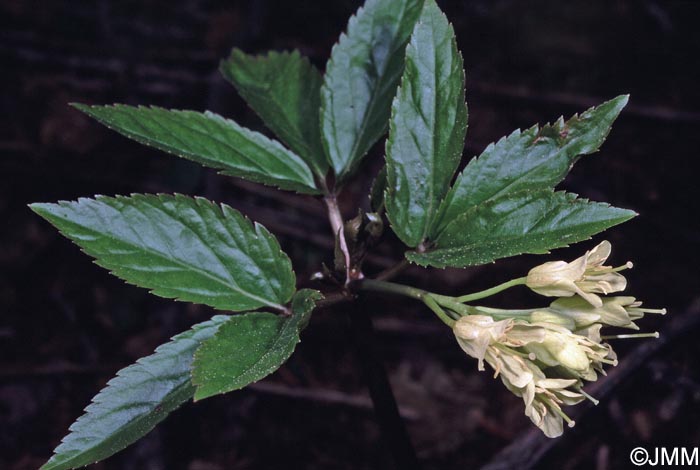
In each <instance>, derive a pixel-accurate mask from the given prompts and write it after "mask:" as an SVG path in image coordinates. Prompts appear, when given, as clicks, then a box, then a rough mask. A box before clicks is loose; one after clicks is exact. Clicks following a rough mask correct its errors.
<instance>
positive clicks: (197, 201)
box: [31, 194, 296, 311]
mask: <svg viewBox="0 0 700 470" xmlns="http://www.w3.org/2000/svg"><path fill="white" fill-rule="evenodd" d="M31 208H32V209H33V210H34V211H35V212H36V213H38V214H39V215H41V216H42V217H44V218H45V219H46V220H48V221H49V222H51V223H52V224H53V225H55V226H56V227H57V228H58V229H59V230H60V231H61V232H62V233H63V234H64V235H65V236H66V237H68V238H70V239H71V240H73V241H74V242H75V243H76V244H78V245H79V246H80V247H81V248H82V249H83V251H85V253H87V254H88V255H90V256H92V257H94V258H95V259H96V263H97V264H98V265H100V266H102V267H104V268H106V269H109V270H110V271H112V273H113V274H115V275H116V276H118V277H119V278H121V279H123V280H125V281H127V282H129V283H131V284H135V285H137V286H141V287H145V288H148V289H150V290H151V291H152V292H153V293H154V294H155V295H158V296H161V297H167V298H174V299H178V300H184V301H188V302H196V303H201V304H205V305H209V306H211V307H214V308H217V309H222V310H234V311H244V310H251V309H256V308H260V307H264V306H267V307H273V308H282V307H281V306H282V305H283V304H285V303H286V302H287V301H289V299H290V298H291V297H292V294H293V293H294V290H295V281H296V280H295V276H294V272H293V271H292V266H291V262H290V260H289V258H288V257H287V255H286V254H284V253H283V252H282V251H281V250H280V246H279V244H278V243H277V240H276V239H275V237H274V236H273V235H272V234H270V233H269V232H268V231H267V230H266V229H265V227H263V226H262V225H260V224H257V223H256V224H252V223H251V222H250V221H249V220H248V219H246V218H245V217H244V216H243V215H241V213H240V212H238V211H236V210H235V209H232V208H231V207H229V206H227V205H221V206H219V205H217V204H214V203H212V202H210V201H208V200H206V199H203V198H190V197H187V196H183V195H174V196H169V195H148V194H145V195H144V194H134V195H132V196H130V197H126V196H118V197H116V198H112V197H107V196H97V197H96V198H95V199H88V198H81V199H78V201H75V202H69V201H61V202H59V203H58V204H32V205H31Z"/></svg>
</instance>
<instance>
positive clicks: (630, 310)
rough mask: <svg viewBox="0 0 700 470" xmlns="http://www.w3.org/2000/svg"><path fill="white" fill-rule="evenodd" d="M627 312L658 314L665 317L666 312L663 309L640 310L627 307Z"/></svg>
mask: <svg viewBox="0 0 700 470" xmlns="http://www.w3.org/2000/svg"><path fill="white" fill-rule="evenodd" d="M627 311H628V312H640V313H658V314H659V315H666V313H668V311H667V310H666V309H665V308H640V307H628V308H627Z"/></svg>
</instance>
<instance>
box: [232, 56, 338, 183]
mask: <svg viewBox="0 0 700 470" xmlns="http://www.w3.org/2000/svg"><path fill="white" fill-rule="evenodd" d="M220 69H221V73H222V74H223V75H224V77H226V78H227V79H228V80H229V81H230V82H231V83H233V85H234V86H235V87H236V89H237V90H238V92H239V93H240V94H241V96H242V97H243V98H244V99H245V100H246V102H247V103H248V104H249V105H250V107H251V108H253V110H255V112H256V113H258V115H259V116H260V117H261V118H262V120H263V121H264V122H265V124H266V125H267V127H269V128H270V129H272V131H273V132H274V133H275V134H277V136H278V137H279V138H280V139H281V140H282V141H283V142H285V143H286V144H287V145H288V146H289V148H290V149H292V150H293V151H294V152H296V153H297V154H298V155H299V156H301V157H302V158H303V159H304V160H305V161H306V162H307V163H308V164H309V165H310V166H311V167H312V168H313V169H314V171H315V172H316V174H317V175H318V176H319V177H321V178H325V176H326V173H327V172H328V161H327V160H326V155H325V154H324V151H323V145H322V144H321V131H320V123H319V108H320V106H321V82H322V80H323V79H322V77H321V74H320V73H319V71H318V70H317V69H316V67H314V66H313V65H311V63H310V62H309V60H308V59H307V58H306V57H302V56H301V54H299V51H294V52H291V53H290V52H269V53H268V54H267V55H266V56H257V57H256V56H251V55H247V54H245V53H243V52H242V51H240V50H238V49H234V50H233V51H232V52H231V56H230V57H229V58H228V60H225V61H223V62H222V63H221V67H220Z"/></svg>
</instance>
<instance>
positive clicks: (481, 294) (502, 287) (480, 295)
mask: <svg viewBox="0 0 700 470" xmlns="http://www.w3.org/2000/svg"><path fill="white" fill-rule="evenodd" d="M526 281H527V277H519V278H517V279H513V280H511V281H508V282H504V283H503V284H499V285H497V286H495V287H492V288H490V289H486V290H482V291H480V292H474V293H473V294H467V295H463V296H461V297H457V299H456V300H457V302H461V303H465V302H471V301H472V300H479V299H483V298H484V297H490V296H492V295H494V294H498V293H499V292H501V291H504V290H506V289H510V288H511V287H514V286H520V285H523V284H525V282H526Z"/></svg>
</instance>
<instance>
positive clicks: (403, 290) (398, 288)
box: [358, 279, 430, 301]
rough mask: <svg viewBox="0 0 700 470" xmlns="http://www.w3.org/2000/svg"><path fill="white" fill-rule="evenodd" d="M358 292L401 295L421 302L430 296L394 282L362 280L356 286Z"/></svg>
mask: <svg viewBox="0 0 700 470" xmlns="http://www.w3.org/2000/svg"><path fill="white" fill-rule="evenodd" d="M358 286H359V289H360V290H364V291H371V292H388V293H390V294H398V295H403V296H405V297H411V298H413V299H417V300H420V301H423V297H424V296H426V295H428V294H430V293H429V292H427V291H424V290H423V289H418V288H417V287H411V286H405V285H403V284H396V283H394V282H387V281H380V280H377V279H363V280H362V281H360V282H359V284H358Z"/></svg>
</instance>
